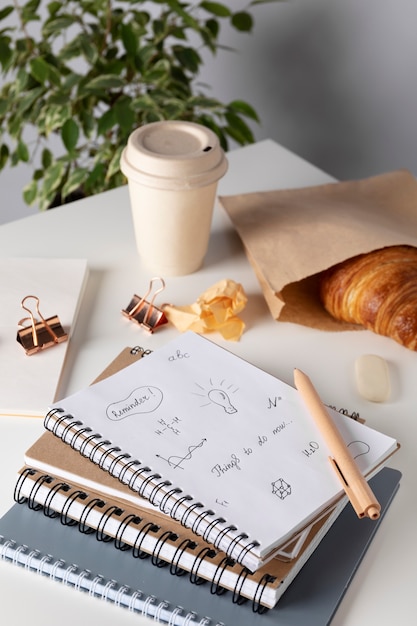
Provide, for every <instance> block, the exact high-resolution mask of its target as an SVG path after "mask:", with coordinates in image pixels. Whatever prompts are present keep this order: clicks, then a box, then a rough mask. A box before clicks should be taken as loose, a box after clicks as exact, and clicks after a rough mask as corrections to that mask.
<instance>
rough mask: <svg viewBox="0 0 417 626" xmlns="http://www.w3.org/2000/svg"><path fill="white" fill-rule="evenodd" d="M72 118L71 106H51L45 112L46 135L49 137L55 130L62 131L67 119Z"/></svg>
mask: <svg viewBox="0 0 417 626" xmlns="http://www.w3.org/2000/svg"><path fill="white" fill-rule="evenodd" d="M70 117H71V107H70V106H69V105H64V106H60V105H50V106H48V107H47V108H46V111H45V120H44V125H45V133H46V134H47V135H49V133H51V132H52V131H53V130H56V129H60V128H62V126H63V125H64V123H65V122H66V120H67V119H69V118H70Z"/></svg>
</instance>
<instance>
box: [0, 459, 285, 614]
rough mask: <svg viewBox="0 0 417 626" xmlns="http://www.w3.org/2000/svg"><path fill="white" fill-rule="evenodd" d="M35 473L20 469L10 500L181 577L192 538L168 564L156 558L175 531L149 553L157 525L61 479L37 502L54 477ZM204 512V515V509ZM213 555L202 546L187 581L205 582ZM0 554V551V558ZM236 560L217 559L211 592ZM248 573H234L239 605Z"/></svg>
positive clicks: (256, 606) (258, 607)
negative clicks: (92, 520)
mask: <svg viewBox="0 0 417 626" xmlns="http://www.w3.org/2000/svg"><path fill="white" fill-rule="evenodd" d="M37 473H38V472H37V470H34V469H32V468H25V469H24V470H23V471H22V473H21V474H20V476H19V479H18V481H17V482H16V486H15V491H14V499H15V501H16V502H18V503H19V504H23V503H24V502H25V501H27V505H28V506H29V508H32V509H34V510H38V509H41V508H43V513H44V515H45V516H47V517H55V516H60V521H61V523H62V524H63V525H65V526H75V525H77V524H78V528H79V530H80V532H82V533H84V534H90V533H91V534H92V533H95V536H96V539H97V540H98V541H103V542H106V543H107V542H110V541H113V543H114V547H115V548H116V549H118V550H122V551H125V550H129V549H131V550H132V556H133V557H134V558H138V559H145V558H149V557H150V558H151V562H152V564H153V565H155V566H156V567H164V566H166V565H168V564H169V571H170V573H171V574H172V575H175V576H182V575H184V574H186V573H187V571H186V570H184V569H182V568H181V566H180V563H181V559H182V556H183V554H184V553H185V552H186V551H188V550H190V551H195V550H196V549H197V547H198V544H197V543H196V542H195V541H192V540H191V539H189V538H186V539H185V540H183V541H182V542H181V543H180V544H179V545H178V546H177V548H176V550H175V553H174V556H173V558H172V560H171V562H170V563H168V562H167V561H165V560H163V559H162V558H161V557H160V554H161V551H162V548H163V546H164V544H165V543H166V542H167V541H172V542H176V541H177V540H178V539H179V537H178V535H177V534H176V533H174V532H172V531H170V530H168V531H164V532H162V533H161V534H160V535H159V537H158V538H157V542H156V544H155V546H154V548H153V550H152V552H151V553H149V552H148V551H144V550H143V549H142V545H143V542H144V541H145V539H146V537H147V535H148V534H149V533H154V534H155V533H158V532H160V527H159V526H158V525H157V524H155V523H154V522H151V521H144V520H143V519H142V518H141V517H139V516H138V515H135V514H133V513H128V514H127V515H125V516H124V517H122V515H123V513H124V511H123V509H121V508H120V507H118V506H115V505H111V506H109V507H107V508H105V506H106V502H105V501H104V500H103V499H101V498H97V497H93V498H90V499H88V494H87V493H86V492H85V491H83V490H81V489H73V490H71V487H70V485H68V483H65V482H62V481H58V482H56V484H55V485H52V486H51V487H49V493H48V495H47V496H46V498H45V501H44V504H38V503H36V501H35V498H36V495H37V493H38V491H39V489H40V488H41V487H42V485H45V484H48V485H50V483H51V482H53V480H54V479H53V477H51V476H49V475H48V474H40V475H39V476H38V477H37V478H36V480H34V478H33V477H34V476H35V475H36V474H37ZM28 478H30V479H31V480H34V484H33V486H32V487H31V490H30V494H29V496H28V497H24V496H22V495H21V491H22V488H23V484H24V482H25V480H26V479H28ZM68 491H69V492H70V493H69V495H68V497H67V498H66V499H65V501H64V503H63V505H62V507H61V510H60V512H56V511H54V510H52V501H53V499H54V497H55V496H56V495H57V494H58V493H59V492H64V493H66V492H68ZM86 500H87V502H85V504H84V501H86ZM75 502H77V503H78V505H81V506H82V507H83V508H82V511H81V513H80V515H79V517H78V519H74V518H72V517H71V515H70V510H71V506H72V505H73V504H74V503H75ZM95 508H99V509H103V513H102V514H101V516H100V519H99V522H98V524H97V526H96V528H93V527H89V526H88V524H87V520H88V516H89V515H90V513H91V511H92V510H93V509H95ZM206 513H207V514H208V512H206ZM112 517H113V518H117V517H119V518H120V523H119V525H118V527H117V530H116V532H115V534H114V537H112V536H111V535H109V534H106V525H107V523H108V522H109V520H110V519H111V518H112ZM216 521H224V520H221V518H219V520H214V522H216ZM131 525H135V526H136V527H137V533H138V534H137V537H136V539H135V541H134V543H133V545H130V544H127V543H126V542H125V541H124V540H123V535H124V533H125V531H126V529H127V528H128V527H129V526H131ZM228 529H229V527H228V528H226V529H223V530H222V531H220V532H219V534H218V537H217V539H218V541H220V540H221V537H220V536H219V535H221V534H222V533H224V532H225V531H226V530H228ZM239 537H240V536H238V537H236V539H235V541H236V542H237V541H238V540H239ZM214 547H216V546H215V544H214ZM245 549H246V548H245ZM216 555H217V552H216V550H214V549H213V548H212V547H208V546H205V547H204V548H202V549H201V550H200V551H199V552H198V553H197V554H196V556H195V557H194V560H193V562H192V565H191V567H190V571H189V580H190V582H191V583H193V584H196V585H200V584H203V583H205V582H207V581H206V579H204V578H203V577H201V576H199V574H198V572H199V569H200V567H201V565H202V563H203V562H204V560H205V559H211V558H214V557H215V556H216ZM1 556H2V555H1V554H0V557H1ZM236 563H238V561H236V560H235V559H232V558H231V557H229V556H225V557H224V558H223V559H222V560H221V562H220V563H219V564H218V565H217V567H216V570H215V573H214V575H213V577H212V579H211V581H210V583H211V587H210V591H211V593H212V594H215V595H220V594H222V593H224V592H225V591H226V589H225V588H223V587H222V586H221V578H222V576H223V573H224V572H225V570H226V569H227V567H229V566H233V565H235V564H236ZM55 567H56V568H59V567H60V564H59V563H56V564H55ZM248 575H250V571H249V569H248V568H247V567H245V566H243V567H242V569H241V571H240V572H239V574H238V579H237V581H236V584H235V587H234V589H233V602H234V603H235V604H242V603H243V602H246V601H247V599H246V598H244V597H243V596H242V594H241V591H242V588H243V585H244V583H245V580H246V578H247V577H248ZM54 576H55V570H54ZM274 580H275V579H274V577H272V576H270V575H269V574H265V575H264V576H263V578H262V579H261V580H260V581H259V583H258V585H257V588H256V591H255V594H254V598H253V600H252V610H253V611H254V612H256V613H261V612H262V611H263V610H265V607H264V606H262V604H261V600H262V595H263V592H264V590H265V588H266V587H267V585H268V584H269V583H270V582H273V581H274Z"/></svg>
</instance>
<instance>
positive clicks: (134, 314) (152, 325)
mask: <svg viewBox="0 0 417 626" xmlns="http://www.w3.org/2000/svg"><path fill="white" fill-rule="evenodd" d="M155 281H160V282H161V286H160V287H159V289H156V290H155V291H154V292H153V295H152V297H151V299H150V300H147V298H148V297H149V295H150V294H151V293H152V290H153V283H154V282H155ZM164 289H165V281H164V280H163V278H160V277H159V276H156V277H154V278H151V281H150V283H149V289H148V291H147V292H146V294H145V295H144V296H143V298H140V297H139V296H137V295H136V294H134V296H133V298H132V299H131V301H130V302H129V305H128V306H127V307H126V309H122V313H123V315H125V316H126V317H128V318H129V319H130V320H132V322H136V323H137V324H139V326H142V328H144V329H145V330H147V331H148V332H150V333H153V331H154V330H155V329H156V328H158V326H162V324H166V323H167V322H168V319H167V317H166V315H165V313H164V312H163V311H162V310H161V309H159V308H158V307H156V306H155V304H154V301H155V298H156V296H157V295H158V294H159V293H161V291H163V290H164Z"/></svg>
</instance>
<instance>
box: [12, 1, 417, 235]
mask: <svg viewBox="0 0 417 626" xmlns="http://www.w3.org/2000/svg"><path fill="white" fill-rule="evenodd" d="M228 4H229V5H230V6H231V7H233V8H239V7H244V6H246V4H247V2H246V0H231V1H229V2H228ZM254 14H255V17H256V23H255V30H254V32H253V33H252V34H251V35H245V34H243V35H242V34H237V33H235V32H234V31H230V32H229V31H228V32H226V31H225V32H224V36H223V37H224V42H225V43H227V44H228V45H230V46H234V47H235V48H237V49H238V50H236V51H235V52H222V53H220V55H219V56H218V57H217V58H216V59H214V60H213V59H211V58H208V59H207V63H206V66H205V69H204V73H203V75H202V80H203V81H204V82H207V83H208V84H209V85H211V86H212V90H211V91H212V94H213V95H214V96H216V97H218V98H219V99H221V100H223V101H229V100H233V99H238V98H240V99H244V100H247V101H249V102H251V103H252V104H253V105H254V107H255V108H256V110H257V111H258V113H259V115H260V117H261V120H262V124H261V126H259V127H258V126H255V127H254V131H255V135H256V138H257V139H263V138H265V137H271V138H273V139H275V140H276V141H278V142H279V143H282V144H283V145H285V146H286V147H288V148H290V149H291V150H293V151H294V152H297V153H298V154H300V155H301V156H303V157H304V158H306V159H307V160H310V161H312V162H314V163H315V164H316V165H318V166H319V167H321V168H323V169H324V170H326V171H328V172H329V173H330V174H332V175H334V176H336V177H337V178H340V179H349V178H360V177H366V176H370V175H373V174H377V173H382V172H384V171H388V170H391V169H397V168H403V167H405V168H408V169H410V170H411V171H412V172H413V173H414V174H416V175H417V120H416V117H417V71H416V70H417V36H416V34H415V33H416V23H417V3H415V1H414V0H367V2H363V0H287V1H286V2H283V3H282V4H281V3H272V4H266V5H264V6H262V5H260V6H258V7H255V9H254ZM25 169H26V168H20V167H19V168H14V169H8V170H7V171H5V172H2V173H0V190H1V191H2V192H3V193H2V195H1V198H2V200H0V223H1V222H4V221H6V220H8V219H17V218H18V217H21V216H23V215H25V214H28V213H33V212H34V209H29V208H27V207H25V206H24V204H23V201H22V200H21V188H22V187H23V185H24V184H25V182H27V181H28V180H29V179H30V172H28V171H24V170H25Z"/></svg>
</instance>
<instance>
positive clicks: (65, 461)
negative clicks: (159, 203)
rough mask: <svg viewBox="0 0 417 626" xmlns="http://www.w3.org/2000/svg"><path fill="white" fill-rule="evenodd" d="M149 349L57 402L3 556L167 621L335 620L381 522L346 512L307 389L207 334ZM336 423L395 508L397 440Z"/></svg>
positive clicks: (22, 485)
mask: <svg viewBox="0 0 417 626" xmlns="http://www.w3.org/2000/svg"><path fill="white" fill-rule="evenodd" d="M142 355H143V352H142V351H140V350H133V351H130V350H126V351H124V352H123V353H122V354H121V355H120V356H119V357H118V358H117V359H116V360H115V362H114V363H112V364H111V365H110V366H109V367H108V368H107V369H106V370H105V371H104V372H103V374H102V376H100V377H99V379H98V380H97V381H95V383H94V384H93V385H92V386H91V387H89V388H88V389H85V390H83V391H81V392H79V393H77V394H74V395H73V396H70V397H68V398H66V399H64V400H62V401H61V402H59V403H57V404H55V405H53V406H52V407H51V410H50V411H49V412H48V414H47V416H46V418H45V427H46V431H45V433H44V434H43V435H42V436H41V437H40V439H38V441H36V442H35V443H34V445H33V446H32V447H31V448H30V449H29V450H28V451H27V453H26V456H25V466H24V467H23V468H22V470H21V472H20V475H19V477H18V479H17V482H16V488H15V499H16V502H17V503H18V504H17V505H15V506H14V507H13V508H12V509H11V510H10V511H9V513H8V514H7V515H6V516H5V517H4V518H3V519H2V520H1V522H0V535H2V537H3V539H2V547H1V554H2V556H3V558H6V559H8V560H12V561H14V562H15V563H18V564H19V563H20V564H22V565H25V566H26V567H27V568H29V569H33V570H35V571H37V572H39V573H43V574H47V575H49V576H52V577H53V578H55V579H56V580H60V581H61V582H65V583H66V584H70V585H72V586H74V587H75V588H76V589H78V590H85V591H89V593H90V594H92V595H98V596H100V597H104V598H105V599H107V600H109V601H112V602H115V603H116V604H119V605H121V606H125V607H127V608H130V609H131V610H133V611H138V612H141V613H142V614H146V615H149V616H151V617H152V618H153V619H155V620H156V621H160V622H166V623H169V624H185V623H190V621H191V618H192V619H193V620H195V621H196V622H197V623H200V621H201V620H202V619H203V618H204V619H207V620H212V621H207V622H203V623H213V624H215V623H220V622H221V623H224V624H237V623H239V624H254V623H258V620H259V623H265V624H268V623H271V624H273V623H276V624H295V623H302V618H301V616H302V615H303V612H304V611H309V618H308V622H309V623H310V624H313V623H315V616H317V620H318V621H317V623H320V624H325V623H328V622H329V621H330V619H331V616H332V615H333V613H334V611H335V609H336V607H337V605H338V602H339V601H340V598H341V596H342V595H343V592H344V590H345V588H346V585H347V582H348V581H349V579H350V578H351V576H352V575H353V572H354V571H355V569H356V567H357V565H358V563H359V561H360V559H361V557H362V555H363V553H364V551H365V549H366V546H367V545H368V543H369V541H370V540H371V538H372V536H373V534H374V532H375V530H376V528H377V526H378V524H379V522H380V520H378V521H377V522H375V521H371V520H358V519H357V518H355V517H356V516H355V514H354V513H353V512H352V510H351V507H350V505H348V506H347V507H346V506H345V505H346V498H345V497H344V495H343V491H342V490H341V486H340V483H339V482H338V480H337V478H336V477H335V476H334V474H333V473H332V472H331V471H330V470H329V465H328V459H327V455H328V451H327V449H326V445H325V443H324V442H323V440H322V438H321V435H320V433H319V432H318V431H317V429H316V427H315V425H314V423H313V422H312V420H311V419H310V416H309V415H308V414H307V412H306V410H305V408H304V406H303V405H302V403H301V402H300V399H299V396H298V394H297V392H296V391H295V390H294V389H293V388H292V387H289V386H288V385H285V384H284V383H282V382H281V381H279V380H277V379H276V378H274V377H272V376H269V375H268V374H266V373H265V372H263V371H261V370H258V369H257V368H255V367H254V366H252V365H250V364H248V363H247V362H245V361H243V360H241V359H239V358H238V357H236V356H234V355H232V354H231V353H230V352H228V351H226V350H223V349H222V348H219V347H218V346H216V345H215V344H213V343H212V342H210V341H208V340H207V339H204V338H201V337H199V336H198V335H194V334H193V333H187V334H185V335H183V336H182V337H180V338H179V339H177V340H175V341H173V342H171V343H169V344H167V345H166V346H165V347H164V348H160V349H159V350H158V351H156V352H154V353H152V354H151V355H146V357H145V358H144V359H142V358H141V357H142ZM333 417H334V419H335V420H337V424H338V428H339V429H340V431H341V433H342V435H343V437H344V439H345V441H346V443H348V444H352V445H354V446H356V447H357V454H358V464H359V466H360V469H361V471H362V472H363V473H364V474H365V475H367V476H370V475H372V474H375V473H377V474H378V475H377V476H375V478H373V479H372V484H373V485H375V489H376V491H377V495H378V497H379V500H380V502H381V504H382V513H384V512H385V510H386V508H387V506H388V504H389V502H390V500H391V498H392V496H393V494H394V492H395V490H396V488H397V486H398V482H399V475H398V472H395V471H394V470H388V469H384V470H382V471H379V470H380V469H381V468H382V466H383V464H384V462H385V461H386V459H387V458H388V457H389V456H390V455H391V454H392V453H393V452H394V451H395V449H396V447H397V444H396V442H395V441H394V440H393V439H391V438H389V437H386V436H385V435H382V434H380V433H377V432H376V431H374V430H372V429H369V428H368V427H366V426H365V425H363V424H361V423H359V422H357V421H354V420H352V419H350V418H349V417H346V416H344V415H340V414H337V413H335V414H334V415H333ZM19 505H24V506H23V507H22V506H19ZM16 509H20V510H21V509H23V510H24V511H25V513H24V515H23V516H20V517H19V514H18V513H17V512H16ZM16 518H19V522H18V523H17V521H16ZM346 536H349V537H351V544H349V542H346ZM341 537H343V541H340V546H338V549H339V550H340V559H338V563H337V567H336V570H335V564H334V562H333V564H332V585H331V590H329V589H328V588H326V586H325V579H324V578H323V569H322V566H323V564H324V563H325V561H326V559H329V557H330V555H331V556H332V558H333V559H334V554H335V552H334V549H335V545H337V544H338V542H339V539H340V538H341ZM335 542H336V543H335ZM23 545H25V546H29V547H27V548H25V549H24V548H22V546H23ZM48 555H49V556H48ZM339 561H340V563H339ZM318 567H319V568H320V572H321V574H320V583H319V584H318V582H317V577H316V576H315V575H314V568H318ZM316 571H317V570H316ZM336 572H337V575H336ZM333 576H334V578H333ZM172 577H173V578H172ZM306 577H313V579H314V584H315V585H317V584H318V587H317V589H316V590H315V592H314V594H313V595H314V598H313V597H311V594H309V597H308V598H307V597H305V596H304V590H305V586H306V585H307V584H309V585H311V584H312V579H311V578H310V581H309V582H308V579H306ZM290 583H292V584H291V586H290ZM285 591H286V593H285V595H284V596H283V594H284V592H285ZM282 596H283V597H282ZM213 597H215V601H214V600H213ZM180 607H181V608H180ZM311 612H312V614H311ZM255 614H256V615H255ZM305 614H307V613H305ZM187 619H188V621H187ZM282 620H284V621H282ZM285 620H286V621H285ZM191 623H193V622H192V621H191Z"/></svg>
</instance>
